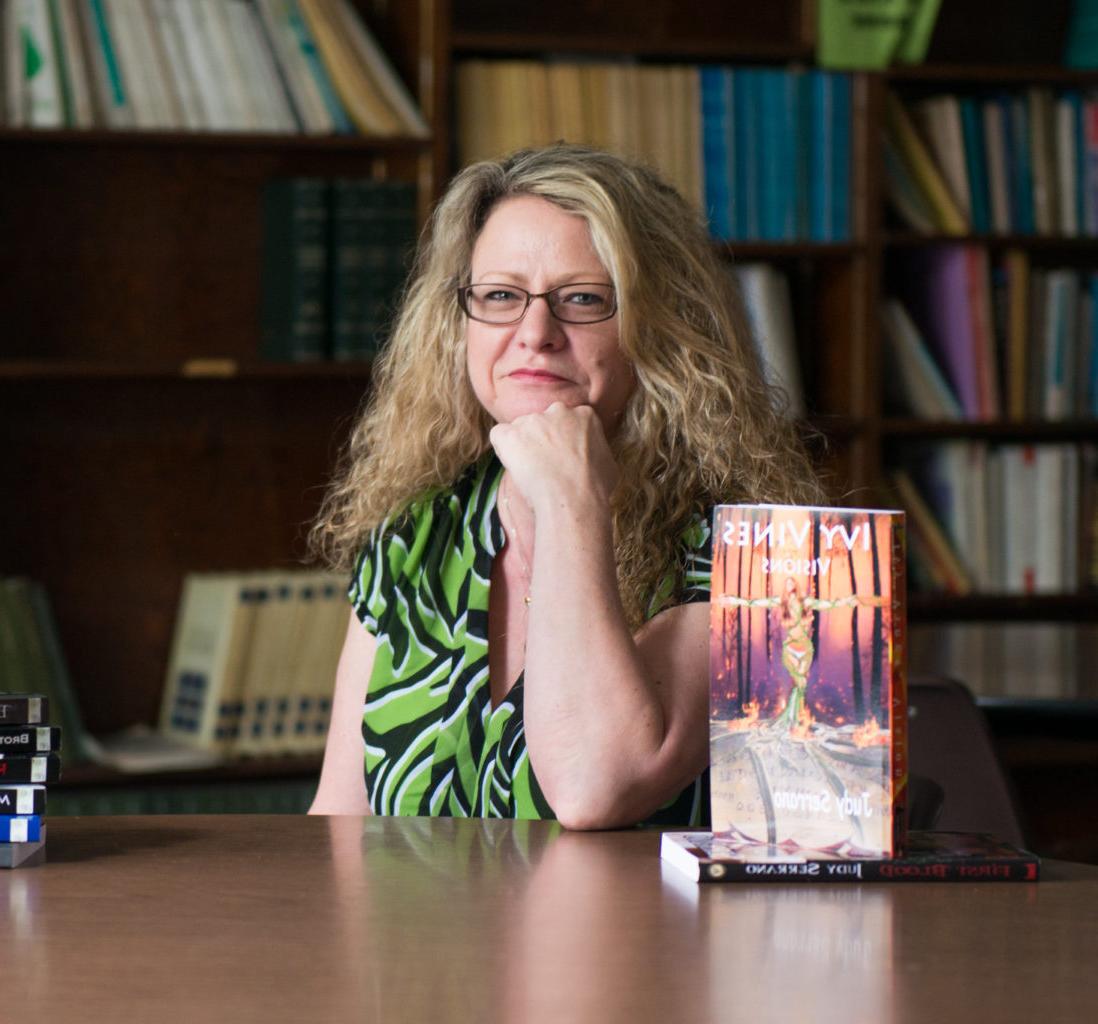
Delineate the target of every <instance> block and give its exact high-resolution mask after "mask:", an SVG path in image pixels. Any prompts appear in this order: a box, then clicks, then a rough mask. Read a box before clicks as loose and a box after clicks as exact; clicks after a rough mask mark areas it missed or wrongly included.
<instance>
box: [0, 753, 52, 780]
mask: <svg viewBox="0 0 1098 1024" xmlns="http://www.w3.org/2000/svg"><path fill="white" fill-rule="evenodd" d="M60 778H61V757H60V755H58V754H12V755H10V756H8V755H4V754H0V785H3V784H4V783H12V782H57V780H58V779H60Z"/></svg>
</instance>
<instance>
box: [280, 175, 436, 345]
mask: <svg viewBox="0 0 1098 1024" xmlns="http://www.w3.org/2000/svg"><path fill="white" fill-rule="evenodd" d="M415 242H416V192H415V186H414V185H413V184H412V183H410V182H403V181H378V180H374V179H372V178H336V179H334V180H326V179H323V178H285V179H276V180H273V181H270V182H268V183H267V185H266V187H265V189H264V196H263V273H262V306H261V325H260V337H261V354H262V356H263V357H264V358H265V359H270V360H274V361H281V362H315V361H318V360H324V359H332V360H337V361H365V360H369V359H370V358H372V357H373V356H374V355H375V354H376V353H377V351H378V349H379V348H380V347H381V345H382V344H383V342H384V340H385V337H386V336H387V333H388V330H389V327H390V324H391V320H392V318H393V315H394V313H395V311H396V308H397V304H398V301H399V295H400V290H401V288H402V287H403V285H404V280H405V276H406V274H407V272H408V267H409V265H410V263H411V257H412V253H413V250H414V248H415Z"/></svg>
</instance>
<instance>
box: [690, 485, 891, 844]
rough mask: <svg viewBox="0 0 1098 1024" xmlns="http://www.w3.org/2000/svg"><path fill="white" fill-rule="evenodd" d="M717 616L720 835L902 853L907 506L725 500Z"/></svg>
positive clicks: (713, 729)
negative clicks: (847, 506)
mask: <svg viewBox="0 0 1098 1024" xmlns="http://www.w3.org/2000/svg"><path fill="white" fill-rule="evenodd" d="M710 616H711V617H710V651H709V657H710V711H709V718H710V722H709V725H710V750H709V760H710V796H711V803H712V828H713V831H714V832H716V833H722V834H726V835H728V836H730V837H732V838H734V839H735V840H736V841H742V842H752V843H760V844H764V845H768V846H773V847H781V848H782V849H783V850H784V851H785V852H789V853H792V852H795V851H797V850H820V851H826V852H827V853H830V854H834V855H838V856H851V857H893V856H897V855H898V854H899V852H900V849H901V847H902V841H903V821H904V817H903V807H904V796H905V791H906V782H907V692H906V590H905V581H904V528H903V514H902V513H900V512H891V511H878V510H870V509H833V508H805V507H793V506H775V505H769V506H767V505H722V506H718V507H717V508H716V509H715V511H714V516H713V576H712V592H711V596H710Z"/></svg>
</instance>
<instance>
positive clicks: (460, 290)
mask: <svg viewBox="0 0 1098 1024" xmlns="http://www.w3.org/2000/svg"><path fill="white" fill-rule="evenodd" d="M492 285H495V286H496V287H498V288H507V289H510V290H511V291H515V292H522V294H523V295H525V296H526V304H525V305H524V306H523V307H522V312H521V313H519V315H518V316H516V317H515V318H514V319H513V320H485V319H484V318H483V317H479V316H474V315H473V314H472V313H470V312H469V294H468V293H469V292H470V290H471V289H473V288H478V287H484V286H492ZM585 285H587V286H592V285H593V286H595V287H597V288H608V289H609V290H610V305H611V306H612V307H613V308H612V309H611V310H610V312H609V313H607V314H606V316H600V317H599V318H598V319H597V320H565V319H564V317H562V316H560V315H558V313H557V311H556V309H554V308H553V303H552V302H551V301H550V300H549V296H550V295H552V294H553V293H554V292H559V291H561V290H562V289H564V288H582V287H584V286H585ZM455 291H456V292H457V300H458V306H459V307H461V311H462V312H463V313H464V314H465V315H466V316H467V317H468V318H469V319H470V320H475V321H476V322H477V323H478V324H488V325H489V326H490V327H510V326H511V324H517V323H518V322H519V321H520V320H522V318H523V317H524V316H526V314H527V312H528V311H529V309H530V305H531V303H533V301H534V299H545V304H546V305H547V306H548V307H549V315H550V316H552V317H553V319H554V320H559V321H560V322H561V323H562V324H580V325H583V324H601V323H604V322H605V321H607V320H609V319H610V318H611V317H613V316H615V315H616V314H617V312H618V294H617V291H616V290H615V289H614V286H613V285H612V284H607V283H606V282H605V281H569V282H568V284H561V285H557V287H556V288H550V289H549V291H547V292H531V291H527V290H526V289H525V288H522V287H521V286H519V285H517V284H504V283H502V282H499V281H474V282H473V283H472V284H462V285H458V286H457V288H456V289H455Z"/></svg>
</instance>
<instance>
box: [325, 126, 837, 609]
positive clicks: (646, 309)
mask: <svg viewBox="0 0 1098 1024" xmlns="http://www.w3.org/2000/svg"><path fill="white" fill-rule="evenodd" d="M513 196H540V197H541V198H543V199H546V200H548V201H549V202H552V203H554V204H556V205H557V206H559V207H560V208H561V209H563V210H566V211H568V212H570V213H574V214H576V215H578V216H580V217H582V218H583V219H584V220H585V221H586V222H587V225H588V228H589V230H590V232H591V238H592V241H593V244H594V246H595V250H596V252H597V253H598V256H599V258H600V260H601V261H602V263H603V265H604V266H605V268H606V270H607V272H608V273H609V275H610V278H611V280H612V281H613V284H614V287H615V290H616V293H617V296H618V317H619V344H620V345H621V349H622V352H623V353H624V355H625V356H626V357H627V358H628V359H629V360H630V362H631V363H632V365H633V367H634V370H635V373H636V380H637V387H636V389H635V390H634V392H633V395H632V396H631V397H630V399H629V401H628V404H627V406H626V409H625V412H624V415H623V417H622V419H621V422H620V425H619V429H618V431H617V433H616V435H615V436H614V438H613V440H612V447H613V450H614V454H615V456H616V457H617V460H618V463H619V465H620V467H621V470H622V472H621V474H620V480H619V483H618V486H617V489H616V490H615V493H614V495H613V501H612V512H613V519H614V543H615V557H616V564H617V567H618V584H619V588H620V591H621V597H622V602H623V605H624V607H625V611H626V616H627V618H628V619H629V621H630V623H631V624H632V625H633V626H634V627H636V626H638V625H639V624H640V623H641V622H643V620H644V618H645V613H646V610H647V608H648V606H649V603H650V601H651V599H652V596H653V595H654V594H655V593H656V592H657V591H658V590H659V589H662V588H661V583H663V582H664V581H666V580H668V579H671V580H673V581H674V584H673V591H672V592H673V593H677V592H678V591H679V590H681V587H682V566H681V550H680V541H681V536H682V534H683V532H684V530H686V529H687V527H688V526H689V525H690V523H691V522H692V520H693V519H694V517H695V516H697V515H699V514H705V513H706V511H707V509H708V508H709V506H710V505H712V504H715V503H719V502H740V501H752V502H776V503H806V502H814V501H818V500H819V498H820V488H819V485H818V482H817V480H816V477H815V475H814V473H813V471H812V468H811V464H810V463H809V460H808V458H807V457H806V455H805V452H804V449H803V447H802V445H801V443H800V440H799V439H798V437H797V434H796V431H795V429H794V427H793V425H792V423H791V422H790V420H789V419H788V417H787V416H786V415H785V413H784V402H783V401H782V399H781V396H780V395H779V394H777V393H776V392H775V390H774V389H773V388H772V387H770V386H769V385H768V384H766V383H765V382H764V380H763V376H762V372H761V368H760V365H759V361H758V357H757V355H756V352H755V348H754V346H753V344H752V343H751V340H750V337H749V335H748V332H747V329H746V327H745V321H744V317H743V313H742V309H741V307H740V302H739V299H738V294H737V291H736V288H735V284H734V281H733V277H732V274H731V273H730V272H729V268H728V267H727V265H726V264H724V263H722V261H721V259H720V257H719V256H718V255H717V253H716V252H715V250H714V247H713V245H712V242H711V240H710V238H709V235H708V232H707V230H706V227H705V225H704V223H703V222H702V221H701V219H700V218H699V216H698V214H697V213H696V212H695V211H694V210H693V209H692V208H691V207H690V206H689V205H688V204H687V203H686V202H685V201H684V200H683V199H682V198H681V196H680V195H679V194H678V193H677V192H676V191H675V190H674V189H672V188H671V187H670V186H668V185H667V184H665V183H664V182H663V181H662V180H661V179H660V178H659V177H658V176H657V175H656V174H655V173H653V172H652V171H651V170H649V169H648V168H647V167H645V166H643V165H641V164H638V163H634V162H631V161H628V160H624V159H622V158H620V157H617V156H613V155H611V154H608V153H604V152H600V151H598V150H593V149H589V148H587V147H583V146H576V145H569V144H564V143H560V144H557V145H553V146H548V147H546V148H544V149H537V150H523V151H521V152H518V153H515V154H513V155H511V156H509V157H506V158H504V159H501V160H487V161H483V162H480V163H476V164H473V165H471V166H469V167H467V168H465V169H464V170H463V171H462V172H461V173H460V174H458V175H457V177H456V178H455V179H454V180H453V182H452V183H451V185H450V187H449V188H448V189H447V191H446V194H445V195H444V196H443V197H442V199H441V200H440V202H439V203H438V205H437V207H436V208H435V211H434V214H433V216H432V218H431V221H430V224H429V226H428V231H427V232H426V233H425V240H424V241H423V242H422V244H421V246H420V248H419V252H418V254H417V257H416V261H415V266H414V269H413V272H412V275H411V277H410V284H409V287H408V290H407V293H406V294H405V296H404V300H403V303H402V305H401V309H400V312H399V314H398V317H397V320H396V323H395V325H394V329H393V333H392V336H391V338H390V340H389V342H388V345H387V346H386V348H385V350H384V351H383V352H382V354H381V355H380V356H379V357H378V359H377V360H376V362H375V366H374V374H373V381H372V389H371V393H370V395H369V397H368V401H367V404H366V406H365V408H364V411H363V412H362V414H361V416H360V418H359V420H358V423H357V424H356V426H355V428H354V431H353V433H352V436H351V438H350V442H349V444H348V446H347V448H346V451H345V452H344V454H343V457H342V460H341V463H340V466H339V468H338V470H337V475H336V478H335V480H334V482H333V483H332V485H331V487H330V489H329V491H328V493H327V495H326V497H325V499H324V501H323V504H322V506H321V509H320V512H319V514H318V517H317V519H316V522H315V523H314V525H313V527H312V530H311V532H310V543H311V547H312V549H313V551H314V552H315V553H316V554H317V555H318V556H319V557H320V558H322V559H323V560H324V561H326V562H327V563H328V564H329V565H330V566H332V567H333V568H338V569H349V568H350V566H351V565H352V564H353V562H354V560H355V557H356V555H357V554H358V552H359V551H360V549H361V547H362V545H363V543H364V542H365V540H366V537H367V535H368V534H369V532H370V531H371V530H372V529H374V528H375V527H377V526H378V525H380V524H381V523H383V522H385V521H386V520H396V519H399V517H400V515H401V514H402V513H403V512H404V511H405V510H406V509H407V508H408V506H409V505H410V503H411V502H412V501H414V500H415V499H416V498H419V497H422V496H423V495H425V494H426V493H427V492H429V491H431V490H432V489H435V488H444V487H448V486H450V485H452V484H453V483H454V482H455V481H456V480H457V478H458V477H459V476H460V475H461V474H462V472H464V471H465V470H466V469H467V468H468V466H469V465H470V464H471V463H473V462H475V461H476V460H477V459H479V458H480V457H481V456H482V455H483V454H484V453H485V452H486V451H487V450H488V448H489V447H490V445H489V441H488V431H489V430H490V429H491V427H492V425H493V423H492V420H491V418H490V417H489V416H488V414H487V412H485V410H484V409H483V408H482V407H481V405H480V403H479V402H478V401H477V399H476V397H475V395H474V394H473V390H472V387H471V385H470V383H469V379H468V374H467V371H466V363H465V321H464V314H463V313H462V312H461V310H460V309H459V307H458V302H457V287H458V286H459V285H462V284H466V283H468V275H469V271H470V266H471V263H472V253H473V247H474V244H475V243H476V240H477V236H478V234H479V232H480V230H481V228H482V227H483V226H484V223H485V221H486V220H487V218H488V215H489V213H490V212H491V211H492V210H493V208H494V207H495V206H496V205H497V204H498V203H500V202H501V201H503V200H504V199H508V198H511V197H513Z"/></svg>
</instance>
